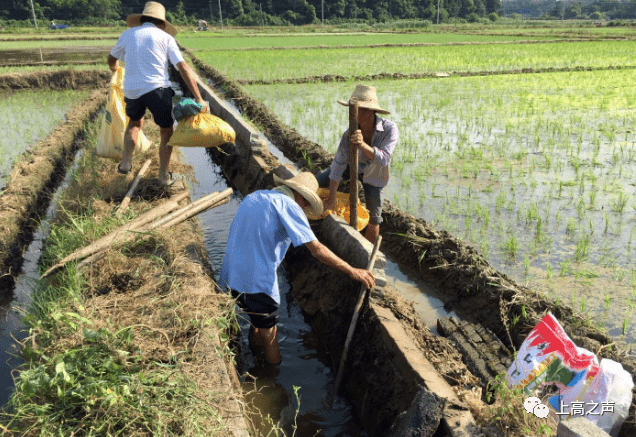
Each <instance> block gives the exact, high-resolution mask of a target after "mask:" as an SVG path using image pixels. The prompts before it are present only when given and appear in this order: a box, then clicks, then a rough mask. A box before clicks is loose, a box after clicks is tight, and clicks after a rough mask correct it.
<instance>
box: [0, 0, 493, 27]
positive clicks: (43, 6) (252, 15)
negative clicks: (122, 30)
mask: <svg viewBox="0 0 636 437" xmlns="http://www.w3.org/2000/svg"><path fill="white" fill-rule="evenodd" d="M160 1H161V0H160ZM2 3H6V4H7V7H2V8H0V20H3V21H5V22H6V21H8V20H16V21H25V22H28V20H32V19H33V16H32V10H31V2H30V0H2V1H0V4H2ZM145 3H146V0H33V4H34V9H35V15H36V17H37V18H38V19H41V20H48V21H50V20H55V21H56V22H58V21H59V22H68V23H71V24H76V25H79V24H85V25H89V24H96V25H99V24H113V23H114V22H117V21H121V20H124V19H125V18H126V16H127V15H128V14H130V13H139V12H141V11H142V10H143V7H144V4H145ZM161 3H162V4H163V5H164V6H165V7H166V17H167V18H168V20H170V21H171V22H172V23H174V24H179V25H183V24H195V23H196V20H199V19H203V20H207V21H208V22H209V23H211V24H216V23H219V22H220V19H221V18H222V19H223V21H224V23H225V24H232V25H238V26H261V25H265V26H276V25H303V24H318V23H321V22H322V21H323V19H324V22H325V23H328V24H337V23H340V22H345V21H346V22H364V23H375V22H386V21H393V20H418V19H419V20H429V21H432V22H437V16H438V5H439V21H440V22H445V21H448V20H449V19H451V18H455V19H467V20H469V19H475V18H476V19H479V18H480V17H485V16H487V15H488V14H495V15H496V14H497V13H499V12H500V9H501V2H500V0H220V10H221V14H219V0H187V1H179V0H163V1H161ZM471 14H472V15H471ZM492 18H494V17H493V16H492V15H491V19H492Z"/></svg>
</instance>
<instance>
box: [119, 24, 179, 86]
mask: <svg viewBox="0 0 636 437" xmlns="http://www.w3.org/2000/svg"><path fill="white" fill-rule="evenodd" d="M110 54H111V56H113V57H115V58H117V59H120V60H122V61H124V62H125V63H126V68H125V72H124V96H126V97H128V98H129V99H138V98H139V97H141V96H143V95H144V94H146V93H149V92H150V91H152V90H154V89H156V88H164V87H169V86H170V79H169V76H168V61H170V62H171V63H172V65H174V66H175V67H176V66H177V64H178V63H179V62H182V61H183V55H182V54H181V51H180V50H179V46H178V45H177V42H176V41H175V39H174V38H173V37H172V36H170V35H169V34H167V33H166V32H164V31H163V30H161V29H159V28H158V27H157V26H155V25H154V24H152V23H143V24H142V25H141V26H135V27H131V28H130V29H126V30H125V31H124V32H123V33H122V34H121V35H120V36H119V40H118V41H117V44H116V45H115V47H114V48H113V49H112V50H111V52H110Z"/></svg>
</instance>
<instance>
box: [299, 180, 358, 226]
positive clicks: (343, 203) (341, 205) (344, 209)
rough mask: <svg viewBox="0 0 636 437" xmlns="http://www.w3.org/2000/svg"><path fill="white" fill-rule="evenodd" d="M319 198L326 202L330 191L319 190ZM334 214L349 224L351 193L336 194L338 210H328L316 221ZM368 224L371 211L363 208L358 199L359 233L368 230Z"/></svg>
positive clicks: (326, 189)
mask: <svg viewBox="0 0 636 437" xmlns="http://www.w3.org/2000/svg"><path fill="white" fill-rule="evenodd" d="M318 196H319V197H320V198H321V199H322V201H323V202H324V201H325V200H327V199H328V198H329V189H328V188H318ZM332 212H334V213H336V214H337V215H339V216H340V217H342V218H343V219H345V221H346V222H347V223H349V220H350V218H349V214H350V210H349V193H341V192H336V210H335V211H331V210H326V211H325V212H323V213H322V216H321V217H317V218H316V219H324V218H326V217H327V216H328V215H329V214H331V213H332ZM309 218H310V219H314V218H313V217H309ZM368 224H369V211H367V209H366V208H365V207H364V206H362V203H361V202H360V199H358V230H359V231H361V230H363V229H364V228H366V226H367V225H368Z"/></svg>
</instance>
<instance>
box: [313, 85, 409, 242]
mask: <svg viewBox="0 0 636 437" xmlns="http://www.w3.org/2000/svg"><path fill="white" fill-rule="evenodd" d="M349 101H353V102H357V103H358V125H359V129H358V130H356V131H355V132H353V134H351V135H349V129H347V130H346V131H345V132H344V133H343V134H342V138H341V139H340V144H339V145H338V150H337V151H336V156H335V157H334V160H333V162H332V163H331V167H329V168H327V169H325V170H323V171H321V172H319V173H318V174H316V179H317V180H318V184H319V185H320V186H321V187H323V188H325V187H329V198H328V199H327V200H326V201H325V210H327V209H331V210H334V209H335V203H336V190H337V189H338V184H339V183H340V181H341V180H342V179H343V178H349V177H352V176H350V175H349V143H350V142H351V144H352V145H353V146H355V147H357V148H358V149H359V151H358V163H359V164H358V173H359V174H358V178H361V179H362V187H363V188H364V198H365V200H366V204H367V209H368V210H369V224H368V225H367V229H366V231H365V233H364V236H365V238H366V239H367V240H369V241H370V242H371V243H375V240H376V238H377V237H378V235H379V234H380V223H382V189H383V188H384V187H386V185H387V184H388V183H389V164H390V162H391V155H392V154H393V150H394V149H395V146H396V144H397V142H398V139H399V134H398V128H397V126H396V124H395V123H393V122H392V121H389V120H386V119H384V118H380V117H379V116H378V114H390V112H389V111H387V110H385V109H382V108H381V107H380V105H379V104H378V97H377V95H376V92H375V88H374V87H372V86H367V85H356V88H355V90H354V91H353V94H351V98H350V99H349ZM338 103H340V104H341V105H343V106H349V102H344V101H341V100H338Z"/></svg>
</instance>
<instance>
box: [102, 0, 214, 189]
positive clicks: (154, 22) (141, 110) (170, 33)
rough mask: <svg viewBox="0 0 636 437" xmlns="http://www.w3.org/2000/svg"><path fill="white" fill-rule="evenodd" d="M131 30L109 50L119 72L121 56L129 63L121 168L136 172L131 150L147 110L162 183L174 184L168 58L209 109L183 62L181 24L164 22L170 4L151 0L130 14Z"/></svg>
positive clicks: (124, 171)
mask: <svg viewBox="0 0 636 437" xmlns="http://www.w3.org/2000/svg"><path fill="white" fill-rule="evenodd" d="M126 23H127V24H128V27H130V29H127V30H125V31H124V32H123V33H122V34H121V35H120V36H119V40H118V41H117V44H116V45H115V47H114V48H113V49H112V50H111V52H110V54H109V55H108V66H109V68H110V70H111V71H113V72H115V71H117V68H118V66H119V59H122V60H124V61H125V62H126V70H125V73H124V101H125V102H126V115H128V117H130V121H129V123H128V126H126V133H125V135H124V151H123V157H122V160H121V162H120V163H119V164H118V165H117V171H118V172H119V173H122V174H128V173H130V172H131V171H132V154H133V150H134V148H135V144H137V139H138V136H139V131H140V130H141V126H142V123H143V117H144V114H145V113H146V109H149V110H150V112H151V113H152V116H153V119H154V121H155V123H156V124H157V125H159V127H160V132H161V143H160V146H159V182H160V183H161V184H162V185H163V186H169V185H172V184H173V183H174V182H175V180H176V179H177V177H176V175H172V174H171V173H170V172H169V171H168V165H169V163H170V156H171V155H172V147H171V146H169V145H168V141H169V140H170V137H171V136H172V133H173V131H174V129H173V125H174V118H173V116H172V97H173V96H174V91H173V90H172V88H171V87H170V78H169V74H168V62H170V63H172V65H174V66H175V67H176V68H177V70H179V73H180V74H181V77H183V80H184V81H185V83H186V85H187V86H188V88H190V91H191V92H192V94H193V95H194V98H195V100H196V102H197V103H199V104H201V105H203V107H204V109H203V111H206V110H207V106H206V104H205V101H204V100H203V98H202V97H201V94H200V93H199V87H198V86H197V81H196V76H195V74H194V72H193V71H192V70H191V68H190V67H189V66H188V64H187V63H186V62H185V61H184V59H183V55H182V54H181V51H180V50H179V46H178V45H177V42H176V41H175V39H174V36H175V35H176V34H177V29H176V28H175V27H174V26H173V25H172V24H170V22H168V21H166V9H165V8H164V7H163V5H162V4H161V3H157V2H148V3H146V5H145V7H144V10H143V12H142V13H141V14H131V15H129V16H128V18H126Z"/></svg>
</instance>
